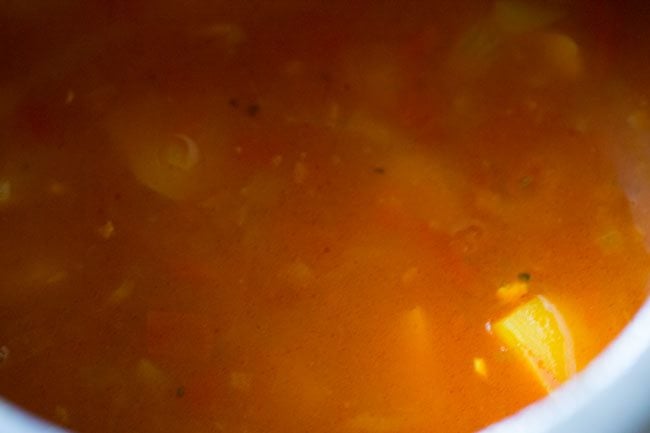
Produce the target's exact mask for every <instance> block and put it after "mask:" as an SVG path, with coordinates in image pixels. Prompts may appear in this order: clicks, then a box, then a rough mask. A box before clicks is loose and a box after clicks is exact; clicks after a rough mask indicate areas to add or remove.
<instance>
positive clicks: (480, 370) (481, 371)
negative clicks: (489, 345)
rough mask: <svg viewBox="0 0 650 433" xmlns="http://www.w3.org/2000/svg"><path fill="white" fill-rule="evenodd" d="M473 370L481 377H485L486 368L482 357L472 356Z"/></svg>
mask: <svg viewBox="0 0 650 433" xmlns="http://www.w3.org/2000/svg"><path fill="white" fill-rule="evenodd" d="M473 365H474V372H475V373H476V374H477V375H479V376H480V377H482V378H483V379H486V378H487V375H488V369H487V364H486V363H485V359H484V358H474V360H473Z"/></svg>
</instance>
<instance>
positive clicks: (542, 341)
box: [492, 296, 576, 392]
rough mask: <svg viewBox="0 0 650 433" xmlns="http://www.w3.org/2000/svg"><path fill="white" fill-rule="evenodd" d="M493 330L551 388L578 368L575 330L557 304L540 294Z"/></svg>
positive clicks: (548, 389)
mask: <svg viewBox="0 0 650 433" xmlns="http://www.w3.org/2000/svg"><path fill="white" fill-rule="evenodd" d="M492 329H493V331H494V333H495V334H496V336H497V337H498V338H499V339H500V340H501V342H502V343H503V344H504V345H505V346H506V347H507V348H508V349H511V350H514V351H516V352H517V353H518V354H519V355H520V356H521V357H522V358H523V359H524V360H525V361H526V363H527V364H528V366H529V367H530V369H531V371H532V372H533V373H534V374H535V376H536V377H537V379H538V380H539V382H540V383H541V384H542V386H544V388H545V389H546V390H547V391H549V392H550V391H552V390H553V389H555V388H557V387H558V386H559V385H560V384H561V383H562V382H564V381H566V380H567V379H569V378H570V377H571V376H572V375H573V374H575V372H576V366H575V355H574V352H573V341H572V339H571V334H570V333H569V330H568V328H567V326H566V323H565V322H564V318H563V317H562V315H561V314H560V312H559V311H558V310H557V308H556V307H555V306H554V305H553V304H552V303H551V302H549V301H548V300H547V299H546V298H545V297H543V296H536V297H535V298H533V299H531V300H530V301H528V302H527V303H525V304H523V305H522V306H520V307H518V308H516V309H515V310H514V311H512V312H511V313H510V314H509V315H507V316H506V317H504V318H503V319H501V320H499V321H498V322H496V323H495V324H494V326H493V328H492Z"/></svg>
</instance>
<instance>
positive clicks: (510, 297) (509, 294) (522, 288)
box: [497, 280, 528, 302]
mask: <svg viewBox="0 0 650 433" xmlns="http://www.w3.org/2000/svg"><path fill="white" fill-rule="evenodd" d="M526 293H528V282H527V281H522V280H517V281H513V282H511V283H508V284H504V285H503V286H501V287H499V288H498V289H497V298H499V300H501V301H503V302H513V301H516V300H518V299H521V298H522V297H523V296H524V295H525V294H526Z"/></svg>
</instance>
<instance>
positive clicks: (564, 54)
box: [539, 33, 582, 80]
mask: <svg viewBox="0 0 650 433" xmlns="http://www.w3.org/2000/svg"><path fill="white" fill-rule="evenodd" d="M539 43H540V45H541V51H542V56H543V58H544V62H545V64H546V67H547V68H548V70H549V74H553V75H554V76H556V77H557V78H561V79H565V80H574V79H576V78H578V76H579V75H580V72H581V70H582V59H581V58H580V50H579V48H578V44H576V42H575V41H574V40H573V39H572V38H571V37H569V36H567V35H565V34H562V33H543V34H542V35H541V36H540V40H539Z"/></svg>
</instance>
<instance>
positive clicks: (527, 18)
mask: <svg viewBox="0 0 650 433" xmlns="http://www.w3.org/2000/svg"><path fill="white" fill-rule="evenodd" d="M562 15H563V13H562V12H561V11H559V10H557V9H553V8H549V7H546V6H542V5H538V4H534V3H531V2H524V1H517V0H501V1H497V2H496V3H495V4H494V9H493V11H492V15H491V19H492V20H493V21H494V22H495V23H496V25H497V26H498V27H499V28H500V29H501V30H502V31H503V32H505V33H512V34H518V33H524V32H529V31H533V30H538V29H542V28H544V27H546V26H549V25H551V24H553V23H554V22H556V21H558V20H559V19H560V18H562Z"/></svg>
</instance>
